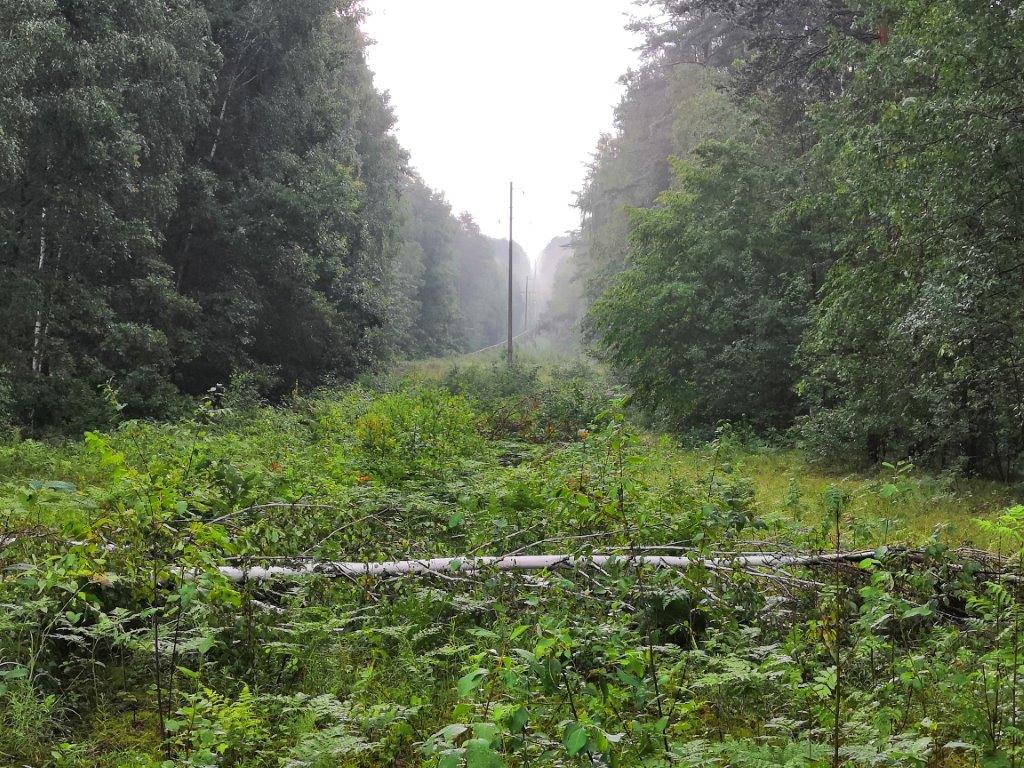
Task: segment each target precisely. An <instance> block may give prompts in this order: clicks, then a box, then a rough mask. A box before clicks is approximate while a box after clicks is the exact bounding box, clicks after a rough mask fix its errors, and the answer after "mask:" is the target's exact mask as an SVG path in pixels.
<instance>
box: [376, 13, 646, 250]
mask: <svg viewBox="0 0 1024 768" xmlns="http://www.w3.org/2000/svg"><path fill="white" fill-rule="evenodd" d="M365 7H366V9H367V10H368V11H369V12H370V16H369V18H368V20H367V22H366V25H365V29H366V31H367V33H368V34H369V36H370V37H371V38H372V39H373V40H375V41H376V44H375V45H373V46H371V48H370V52H369V59H370V67H371V68H372V69H373V71H374V72H375V73H376V83H377V87H378V88H380V89H382V90H386V91H390V93H391V98H392V105H393V107H394V109H395V113H396V115H397V117H398V127H397V135H398V138H399V140H400V141H401V143H402V145H403V146H404V147H405V148H406V149H407V150H408V151H409V152H410V154H411V162H412V165H413V166H414V167H415V168H416V169H417V170H418V171H419V172H420V174H421V175H422V176H423V177H424V179H425V180H426V181H427V183H428V184H430V185H431V186H432V187H434V188H435V189H439V190H441V191H443V192H444V193H445V195H446V196H447V198H448V200H449V202H450V203H451V204H452V207H453V208H454V210H455V213H456V214H457V213H459V212H461V211H469V212H470V213H471V214H472V215H473V217H474V218H475V219H476V221H477V223H478V224H479V225H480V228H481V229H482V230H483V231H484V232H485V233H487V234H489V235H492V236H495V237H506V236H507V233H508V182H509V181H510V180H511V181H515V183H516V188H517V190H518V192H517V194H516V214H515V225H516V226H515V239H516V241H517V242H519V243H521V244H522V245H523V247H525V248H526V250H527V251H528V252H529V254H530V256H531V258H534V259H536V258H537V256H539V254H540V251H541V250H542V249H543V248H544V246H545V245H547V243H548V241H549V240H550V239H551V238H552V237H555V236H556V235H559V234H561V233H563V232H565V231H566V230H569V229H575V228H576V227H577V226H578V224H579V215H578V213H577V211H576V209H575V208H573V207H572V203H573V202H574V200H575V196H574V192H575V191H576V190H578V189H579V188H580V186H581V184H582V181H583V178H584V175H585V172H586V168H585V166H586V163H587V162H588V161H589V160H590V157H591V155H592V153H593V151H594V149H595V147H596V144H597V140H598V138H599V137H600V135H601V133H603V132H605V131H608V130H610V129H611V127H612V111H613V109H614V107H615V105H616V104H617V103H618V101H619V97H620V95H621V92H622V89H621V86H620V85H619V84H618V79H619V77H620V76H621V75H622V74H623V73H624V72H625V71H626V70H627V69H628V68H629V67H630V66H632V65H633V64H635V63H636V61H637V54H636V52H635V51H634V50H633V49H634V48H635V47H636V45H637V44H638V42H639V41H638V39H637V38H636V37H635V36H634V35H633V34H632V33H630V32H627V31H626V30H625V29H624V27H625V24H626V22H627V21H628V17H629V15H631V14H635V13H636V12H637V9H636V8H635V7H634V6H633V4H632V2H631V0H365Z"/></svg>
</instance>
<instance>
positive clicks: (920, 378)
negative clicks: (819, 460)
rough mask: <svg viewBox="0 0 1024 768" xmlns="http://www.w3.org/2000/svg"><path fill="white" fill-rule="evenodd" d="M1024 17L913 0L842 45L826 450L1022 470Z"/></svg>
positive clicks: (823, 386)
mask: <svg viewBox="0 0 1024 768" xmlns="http://www.w3.org/2000/svg"><path fill="white" fill-rule="evenodd" d="M871 8H872V9H873V8H874V4H871ZM875 12H880V11H878V10H877V9H875ZM1022 23H1024V20H1022V18H1021V15H1020V13H1019V12H1017V11H1015V10H1011V9H1010V8H1008V7H1003V6H999V5H990V4H985V3H975V2H967V1H961V0H944V1H943V2H938V3H932V2H927V3H923V2H904V3H901V4H900V5H899V8H898V12H897V13H895V14H894V15H893V16H892V29H891V36H890V42H889V44H888V45H886V46H858V45H852V44H851V45H847V46H845V47H842V48H840V49H839V50H838V51H837V52H836V58H837V64H838V65H840V66H841V65H843V64H845V63H847V62H850V63H853V64H855V66H856V75H855V76H854V78H853V79H852V82H851V83H850V85H849V88H848V89H847V92H846V93H845V95H844V96H843V97H842V98H840V99H838V100H837V101H836V102H835V103H834V104H831V105H829V106H828V108H826V109H823V110H822V111H821V114H820V117H819V118H818V124H819V125H820V132H821V135H822V139H823V140H822V144H821V146H820V148H819V150H818V153H819V154H820V155H821V157H822V159H823V162H827V163H828V164H829V166H830V168H831V171H830V173H831V174H832V175H833V177H834V178H835V180H836V181H835V185H834V187H832V189H831V190H830V192H831V195H832V198H831V200H830V204H831V205H832V206H833V207H834V210H835V215H836V218H837V219H838V220H840V221H848V222H851V226H847V227H846V228H844V230H842V232H841V237H842V240H841V244H840V246H839V248H840V253H841V258H840V259H839V262H838V263H837V265H836V266H835V267H834V268H833V269H832V270H831V272H830V274H829V278H828V283H827V285H826V288H825V291H824V294H823V298H822V302H821V304H820V307H819V309H818V311H817V314H816V318H815V325H814V329H813V332H812V333H811V334H810V335H809V336H808V337H807V339H806V341H805V349H804V352H805V359H806V363H807V366H808V377H807V382H806V385H805V386H806V390H807V392H808V394H809V398H810V401H811V402H812V403H813V404H814V405H815V413H814V417H813V419H812V420H811V421H810V423H809V425H808V427H809V429H808V432H809V434H810V435H811V437H812V439H813V440H814V441H815V442H816V443H817V444H819V445H821V446H822V447H823V448H824V449H826V450H830V451H831V452H833V453H836V452H838V451H841V450H842V449H843V448H847V449H850V448H853V449H859V450H860V451H870V452H872V453H873V454H875V455H876V456H877V455H883V456H900V455H908V454H914V455H918V456H922V457H927V458H928V459H930V460H932V461H933V462H935V463H938V464H941V465H944V466H954V467H958V468H960V469H966V470H968V471H970V472H975V473H987V474H992V475H995V476H998V477H1009V476H1012V475H1015V474H1017V472H1018V471H1019V457H1020V454H1021V451H1022V450H1024V444H1022V442H1021V431H1020V425H1021V420H1020V415H1021V404H1022V402H1024V401H1022V400H1021V391H1020V387H1019V381H1018V379H1019V376H1018V369H1019V348H1020V334H1021V332H1022V327H1024V326H1022V322H1024V318H1022V316H1021V312H1020V310H1021V306H1024V302H1022V296H1021V295H1020V280H1019V279H1018V278H1019V271H1020V269H1021V259H1020V243H1021V239H1022V233H1021V231H1020V221H1021V219H1020V215H1019V211H1020V206H1021V201H1022V197H1021V194H1022V191H1021V186H1020V183H1019V176H1018V175H1017V174H1016V172H1015V171H1014V170H1013V169H1014V168H1015V167H1016V166H1018V165H1019V162H1020V159H1021V157H1022V154H1021V153H1022V147H1024V145H1022V143H1021V140H1020V135H1021V131H1020V114H1019V110H1018V109H1017V105H1018V104H1019V102H1020V98H1021V94H1022V92H1024V91H1022V87H1024V86H1022V80H1021V78H1019V77H1007V76H1006V73H1008V72H1010V71H1016V70H1017V69H1018V64H1019V62H1020V61H1021V60H1022V56H1024V47H1022V45H1021V40H1022V34H1021V32H1022V26H1021V25H1022ZM965 52H967V53H965Z"/></svg>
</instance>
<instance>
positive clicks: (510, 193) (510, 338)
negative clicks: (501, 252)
mask: <svg viewBox="0 0 1024 768" xmlns="http://www.w3.org/2000/svg"><path fill="white" fill-rule="evenodd" d="M512 192H513V186H512V182H511V181H510V182H509V183H508V364H509V365H512Z"/></svg>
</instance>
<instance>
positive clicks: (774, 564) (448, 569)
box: [220, 550, 874, 582]
mask: <svg viewBox="0 0 1024 768" xmlns="http://www.w3.org/2000/svg"><path fill="white" fill-rule="evenodd" d="M873 556H874V551H872V550H867V551H863V552H840V553H834V554H824V553H823V554H810V555H779V554H756V555H738V556H736V557H731V558H724V557H714V558H704V557H672V556H667V555H590V556H581V555H501V556H498V557H435V558H430V559H427V560H392V561H385V562H376V563H359V562H330V561H316V560H314V561H308V562H303V563H296V564H294V565H287V566H285V565H272V566H251V567H242V568H240V567H233V566H222V567H221V568H220V572H221V573H222V574H223V575H224V576H226V577H227V578H229V579H231V580H232V581H236V582H241V581H270V580H273V579H295V578H307V577H311V576H322V577H326V578H354V577H358V576H376V577H380V576H404V575H415V574H431V573H436V574H442V575H447V574H459V573H462V574H475V573H479V572H481V571H486V570H496V571H548V570H554V569H558V568H568V569H584V568H591V567H593V568H604V567H608V566H624V567H631V568H637V567H649V568H658V569H670V570H685V569H687V568H691V567H693V566H703V567H705V568H712V569H716V570H723V569H724V570H728V569H732V568H740V569H748V568H761V567H768V568H785V567H800V566H811V565H822V564H825V563H835V562H860V561H861V560H864V559H866V558H869V557H873Z"/></svg>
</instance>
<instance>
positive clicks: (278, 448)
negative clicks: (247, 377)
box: [0, 366, 1024, 768]
mask: <svg viewBox="0 0 1024 768" xmlns="http://www.w3.org/2000/svg"><path fill="white" fill-rule="evenodd" d="M603 386H604V385H603V384H602V383H600V382H599V381H595V378H594V376H593V374H592V372H586V371H585V369H583V368H576V369H575V371H563V372H561V373H560V374H559V375H558V376H551V377H548V376H546V375H544V372H539V373H538V372H537V371H536V370H534V369H531V368H530V367H528V366H521V367H518V368H516V369H513V370H511V371H510V370H507V369H504V368H500V367H496V368H494V369H493V370H488V369H486V368H474V369H463V370H460V371H457V372H453V373H452V374H451V376H450V377H449V381H448V384H447V386H440V385H437V384H428V383H423V382H415V381H411V382H409V381H406V382H399V383H397V384H394V385H391V386H389V387H388V388H387V389H386V390H383V391H374V390H369V389H366V388H352V389H348V390H343V391H325V392H322V393H320V394H319V395H317V396H316V397H312V398H301V397H296V398H294V399H293V400H291V401H290V402H289V403H288V405H287V407H283V408H278V409H275V408H269V407H266V406H261V405H259V404H258V403H257V402H254V401H253V398H252V396H251V392H246V391H244V390H235V391H229V392H226V393H223V394H222V395H218V396H217V397H216V398H209V399H207V400H205V401H204V402H203V403H202V404H201V405H200V406H199V407H197V408H196V409H195V410H194V411H193V412H192V413H191V414H190V415H189V416H188V417H186V418H183V419H182V420H180V421H177V422H170V423H164V424H155V423H148V422H140V421H126V422H123V423H121V424H120V425H119V426H117V427H116V428H115V429H112V430H110V431H107V432H105V433H99V432H94V433H89V434H88V435H86V437H85V439H84V441H82V442H69V443H67V444H65V445H63V446H61V447H55V446H52V445H45V444H42V443H37V442H33V441H23V440H14V441H10V440H9V441H7V442H5V443H4V444H3V445H2V446H0V474H2V476H3V477H4V480H3V482H2V485H0V539H2V540H3V547H2V548H0V566H2V567H0V756H2V758H0V759H2V761H3V762H4V763H5V764H12V765H15V764H16V765H21V764H29V765H40V766H54V767H57V766H60V767H69V766H76V767H78V766H83V767H84V766H111V767H113V766H118V767H119V768H121V767H123V766H139V767H140V768H141V767H142V766H158V765H160V766H168V767H169V766H208V765H224V766H293V767H298V766H339V765H340V766H379V765H388V764H395V765H423V766H425V767H427V768H435V767H436V766H444V767H445V768H455V767H457V766H466V767H467V768H481V767H487V768H497V767H498V766H503V765H507V766H527V765H529V766H537V765H540V766H544V765H549V766H565V765H609V766H613V765H621V766H634V765H651V766H654V765H683V766H695V767H696V766H705V765H723V766H725V765H729V766H744V767H746V766H751V767H753V766H761V765H792V766H803V765H827V764H832V765H851V766H853V765H856V766H872V765H889V766H925V765H929V766H961V765H974V764H979V765H991V766H996V765H1015V764H1017V762H1018V760H1019V757H1020V754H1019V753H1020V750H1021V746H1022V743H1021V733H1020V729H1019V717H1020V706H1021V700H1020V696H1019V694H1020V682H1021V679H1020V668H1021V660H1020V658H1019V650H1020V641H1021V629H1022V627H1024V625H1022V624H1021V621H1020V619H1021V615H1022V614H1021V603H1020V596H1019V584H1018V580H1019V578H1020V566H1021V546H1022V530H1024V516H1022V513H1021V510H1020V509H1019V508H1015V509H1011V510H1009V511H1007V512H1006V513H1005V514H1002V515H999V514H991V513H990V514H989V515H987V517H986V519H987V522H985V523H984V525H986V526H987V534H988V535H989V536H991V540H992V541H994V542H999V545H998V546H999V552H1000V556H999V558H998V559H996V558H994V557H992V556H989V555H985V554H983V553H981V552H971V551H954V550H950V549H949V548H948V547H949V544H948V542H947V541H946V540H945V539H944V538H942V537H941V536H938V535H936V536H935V537H932V538H927V537H926V538H925V539H924V540H918V541H909V542H906V540H905V539H902V538H901V536H902V534H901V533H900V529H899V527H898V523H897V522H894V521H896V520H898V519H899V518H900V517H901V515H902V514H903V510H908V509H912V508H914V507H912V506H908V505H909V504H910V501H911V500H912V499H913V498H914V497H915V495H916V494H919V493H922V492H927V489H928V487H929V486H928V484H925V483H920V482H919V480H918V479H917V478H916V477H915V471H914V470H913V468H910V467H908V466H905V465H900V466H898V467H896V466H894V467H892V468H891V471H889V472H888V474H887V475H886V476H882V477H880V478H878V479H877V480H872V481H871V482H869V483H867V484H865V486H864V491H863V492H864V493H866V494H869V495H871V496H872V497H873V498H874V499H875V501H874V502H873V505H874V508H876V509H878V510H880V511H884V512H885V517H884V518H883V517H882V516H876V517H863V516H861V517H859V518H853V517H851V514H852V510H854V509H860V507H854V506H853V504H852V499H851V497H850V495H849V493H847V492H846V491H844V490H842V489H841V488H840V487H839V486H833V487H830V488H828V489H826V491H825V492H824V493H823V494H822V495H821V496H820V497H814V496H812V497H807V496H802V495H801V493H800V492H799V490H794V491H793V492H792V493H791V494H790V496H791V499H790V500H789V502H787V504H786V505H785V506H784V507H780V508H777V509H776V508H766V507H765V506H764V504H763V501H759V499H758V498H757V496H756V494H755V491H754V485H753V484H752V482H751V481H750V479H749V477H747V475H746V474H745V470H744V466H745V462H746V461H747V458H746V457H747V456H748V452H747V450H746V449H744V448H743V447H742V445H741V444H740V443H738V442H737V441H736V440H735V439H734V438H733V437H732V436H731V435H730V434H729V433H728V432H723V433H722V434H721V435H720V436H719V438H718V439H717V440H716V441H714V442H713V443H711V444H709V445H707V446H705V447H703V448H701V449H699V451H698V452H697V453H696V454H695V455H694V456H688V457H686V461H685V462H683V463H680V462H682V460H683V458H684V457H683V456H681V455H680V454H679V453H678V451H677V450H676V449H675V448H674V447H673V446H672V445H671V444H670V443H669V442H668V441H666V440H658V439H657V438H654V437H652V436H649V435H645V434H643V433H641V432H638V431H637V430H636V429H635V428H634V427H632V426H631V425H630V424H629V422H628V421H626V420H625V419H624V418H623V416H622V414H621V412H620V407H619V406H620V403H619V402H618V401H617V400H615V399H610V398H608V397H607V396H605V397H601V396H600V392H601V391H602V388H603ZM456 389H457V390H458V391H459V393H455V392H453V390H456ZM581 392H582V395H583V396H582V397H581ZM512 411H514V412H515V413H516V414H517V416H516V418H509V416H508V414H509V413H510V412H512ZM695 467H696V469H695ZM901 541H904V542H906V543H910V544H912V545H913V548H911V549H905V548H903V546H901V544H900V543H899V542H901ZM839 547H842V548H844V549H845V548H850V549H855V550H856V549H860V550H863V552H862V555H861V556H859V557H857V558H854V562H853V563H847V564H840V563H834V564H829V563H827V562H826V563H824V564H823V565H820V566H810V567H805V568H796V569H792V568H790V569H787V568H783V567H777V568H772V567H764V568H750V567H743V566H741V565H740V562H741V561H740V560H738V559H736V560H734V559H733V556H734V555H738V554H739V553H742V552H745V551H750V550H751V549H760V550H762V551H778V552H780V553H781V552H787V551H791V550H810V551H819V550H826V551H828V550H831V549H834V548H839ZM677 551H682V552H686V553H687V554H689V555H691V556H693V557H700V556H702V555H703V556H714V557H716V558H718V559H717V560H715V561H714V562H712V563H709V564H707V565H701V564H699V563H698V564H695V565H693V566H692V567H690V568H688V569H686V570H684V571H677V572H673V571H658V572H654V571H642V572H637V570H636V569H635V568H633V567H631V566H630V565H629V562H628V561H629V557H630V556H631V554H634V553H637V552H649V553H660V554H665V553H672V552H677ZM598 552H602V553H618V554H619V556H620V557H621V560H620V562H619V563H618V564H613V565H610V566H608V567H606V568H594V567H586V560H587V558H588V557H589V555H590V554H592V553H598ZM506 553H530V554H535V553H570V554H574V555H576V556H579V557H581V558H582V563H583V565H581V566H579V567H574V568H572V569H555V570H552V571H550V572H544V573H537V574H532V575H531V574H517V573H505V574H502V573H498V572H490V571H487V570H484V571H483V572H478V573H471V572H460V571H458V570H452V571H450V572H447V573H438V574H434V575H419V576H414V577H408V576H407V577H400V578H384V579H370V578H363V577H359V578H353V579H348V578H341V577H336V578H332V577H331V576H330V572H329V570H325V572H324V573H323V575H320V576H317V575H316V574H315V573H314V574H311V575H310V576H308V577H307V578H298V579H279V580H270V581H254V580H253V581H245V580H243V581H241V582H237V581H234V580H232V579H230V578H228V575H227V572H226V571H225V570H222V569H223V568H225V567H227V566H230V567H233V568H239V567H240V568H242V569H245V568H248V567H252V566H256V565H281V564H294V565H302V564H309V563H310V562H311V560H312V561H325V560H359V561H365V560H391V559H396V558H426V557H430V556H440V557H444V556H448V555H451V556H466V555H469V556H472V555H485V554H506ZM858 561H859V562H858ZM709 566H710V567H709ZM836 752H838V755H839V757H838V759H836V758H835V754H836Z"/></svg>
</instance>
